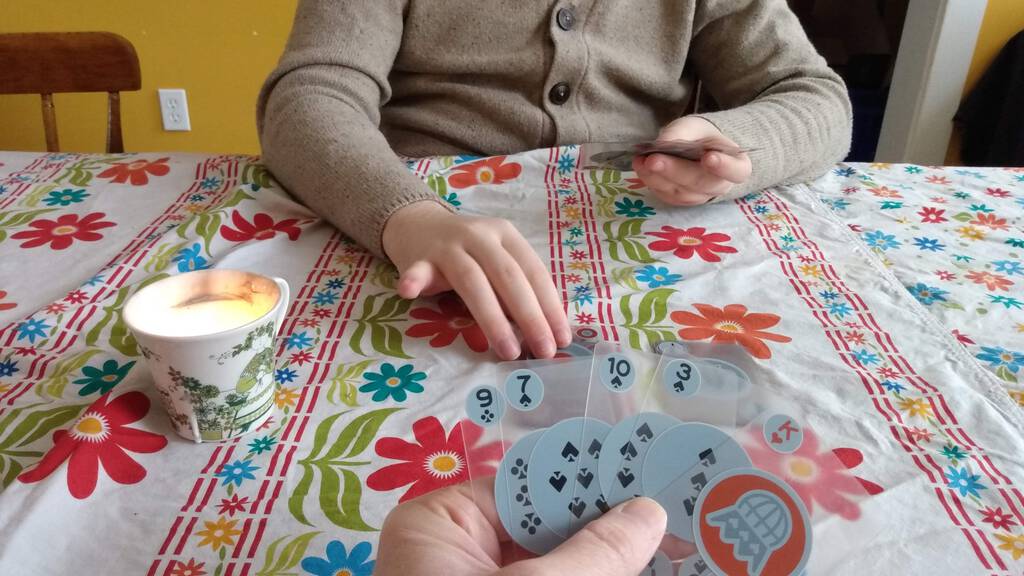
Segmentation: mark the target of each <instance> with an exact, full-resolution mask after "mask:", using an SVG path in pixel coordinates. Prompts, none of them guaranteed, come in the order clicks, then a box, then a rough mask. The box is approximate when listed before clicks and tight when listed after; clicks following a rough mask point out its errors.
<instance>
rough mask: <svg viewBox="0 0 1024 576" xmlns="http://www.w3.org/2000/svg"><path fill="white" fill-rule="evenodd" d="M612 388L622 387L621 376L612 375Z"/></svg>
mask: <svg viewBox="0 0 1024 576" xmlns="http://www.w3.org/2000/svg"><path fill="white" fill-rule="evenodd" d="M612 388H615V389H616V390H618V389H619V388H622V378H620V377H618V376H615V377H613V378H612Z"/></svg>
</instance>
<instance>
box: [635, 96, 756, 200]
mask: <svg viewBox="0 0 1024 576" xmlns="http://www.w3.org/2000/svg"><path fill="white" fill-rule="evenodd" d="M701 138H713V139H715V140H718V141H720V142H721V143H722V144H726V145H730V146H735V145H736V143H735V142H733V141H732V140H730V139H728V138H726V137H725V136H724V135H723V134H722V133H721V132H719V131H718V128H716V127H715V125H714V124H712V123H711V122H708V121H707V120H704V119H703V118H698V117H696V116H686V117H683V118H680V119H678V120H675V121H673V122H672V123H670V124H668V125H667V126H665V127H664V128H662V129H661V132H660V133H659V134H658V138H657V139H658V140H677V139H682V140H699V139H701ZM633 170H635V171H636V173H637V176H639V177H640V178H641V179H642V180H643V181H644V184H646V185H647V187H648V188H649V189H650V190H651V191H652V192H654V193H655V194H656V195H657V196H658V198H659V199H660V200H661V201H662V202H665V203H667V204H675V205H678V206H694V205H697V204H705V203H707V202H710V201H711V200H712V199H714V198H715V197H717V196H721V195H723V194H726V193H728V192H729V190H730V189H731V188H732V187H733V185H734V184H740V183H743V182H745V181H746V180H747V178H749V177H750V171H751V165H750V157H749V156H747V155H746V154H740V155H739V156H738V157H734V156H729V155H728V154H723V153H721V152H706V153H705V154H704V156H703V157H702V158H701V159H700V162H692V161H690V160H683V159H681V158H675V157H673V156H668V155H665V154H651V155H649V156H637V157H636V158H634V159H633Z"/></svg>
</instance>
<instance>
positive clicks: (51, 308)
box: [43, 302, 68, 314]
mask: <svg viewBox="0 0 1024 576" xmlns="http://www.w3.org/2000/svg"><path fill="white" fill-rule="evenodd" d="M67 309H68V307H67V305H65V304H61V303H60V302H54V303H53V304H47V305H46V308H43V310H45V311H46V313H47V314H60V313H61V312H64V311H65V310H67Z"/></svg>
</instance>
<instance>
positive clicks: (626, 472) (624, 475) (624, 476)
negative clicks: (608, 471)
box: [616, 468, 636, 488]
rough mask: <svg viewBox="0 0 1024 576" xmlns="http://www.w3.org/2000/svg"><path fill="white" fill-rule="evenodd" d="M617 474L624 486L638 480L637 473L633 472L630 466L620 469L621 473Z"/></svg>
mask: <svg viewBox="0 0 1024 576" xmlns="http://www.w3.org/2000/svg"><path fill="white" fill-rule="evenodd" d="M616 476H618V478H619V484H622V487H623V488H627V487H629V485H630V484H632V483H633V480H636V474H633V472H632V471H630V469H629V468H623V469H622V470H619V473H618V474H616Z"/></svg>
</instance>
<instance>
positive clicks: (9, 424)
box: [0, 403, 88, 488]
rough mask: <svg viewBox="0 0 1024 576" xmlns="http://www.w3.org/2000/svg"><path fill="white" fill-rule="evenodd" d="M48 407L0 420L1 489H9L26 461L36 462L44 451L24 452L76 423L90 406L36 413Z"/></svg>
mask: <svg viewBox="0 0 1024 576" xmlns="http://www.w3.org/2000/svg"><path fill="white" fill-rule="evenodd" d="M44 406H52V405H50V404H46V403H39V404H29V405H27V406H22V407H21V408H15V409H14V410H11V411H10V412H8V413H7V414H6V415H5V416H4V417H3V418H2V419H0V488H5V487H7V486H8V485H9V484H10V483H11V482H13V481H14V479H15V478H16V477H17V476H18V474H20V473H21V471H22V470H23V469H24V467H25V461H34V460H35V459H37V458H39V457H41V456H42V455H43V453H42V451H36V450H16V449H17V448H23V447H25V446H28V445H30V444H32V443H33V442H35V441H36V440H38V439H40V438H42V437H43V436H45V435H47V434H49V433H50V432H52V431H53V430H56V429H57V428H60V427H61V426H63V425H65V424H67V423H68V422H70V421H72V420H74V419H75V418H77V417H78V415H79V414H80V413H81V412H82V410H84V409H85V407H86V406H88V404H75V405H65V406H57V407H51V408H49V409H40V410H35V409H36V408H41V407H44Z"/></svg>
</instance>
